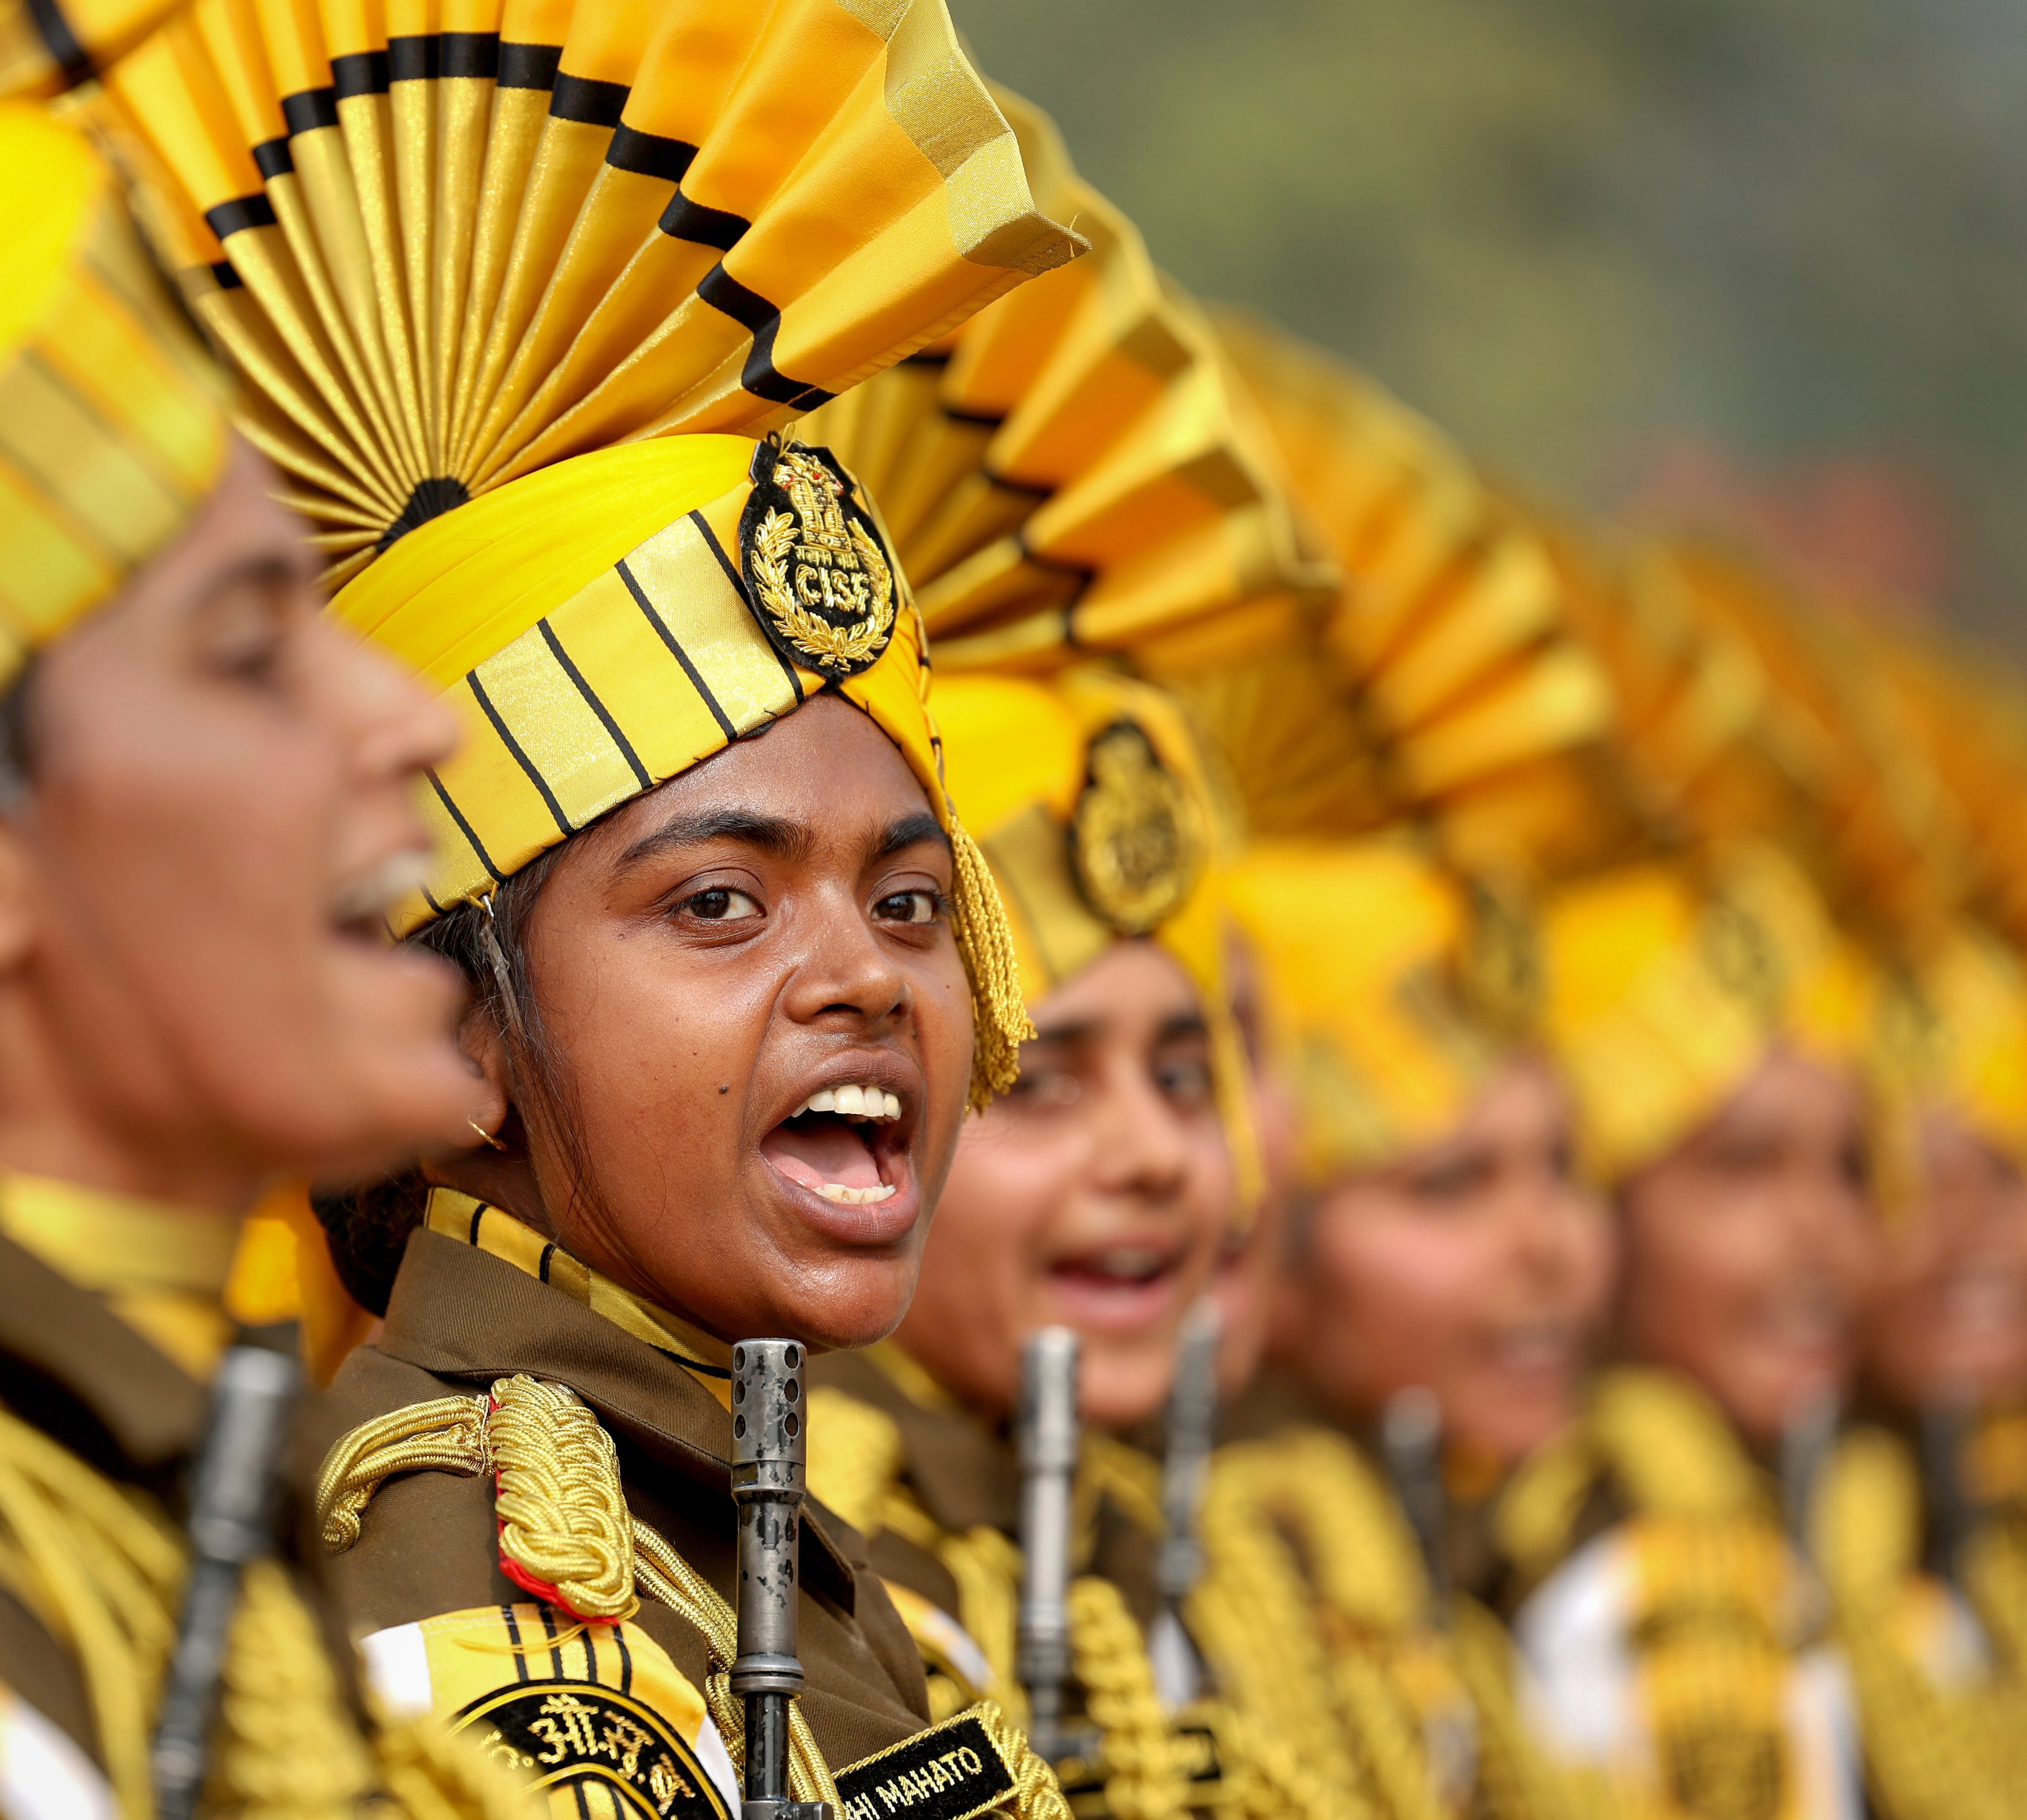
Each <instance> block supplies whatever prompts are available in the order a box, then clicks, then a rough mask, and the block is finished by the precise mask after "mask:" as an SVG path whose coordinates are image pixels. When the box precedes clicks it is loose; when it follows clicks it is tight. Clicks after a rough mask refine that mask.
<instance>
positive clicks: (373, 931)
mask: <svg viewBox="0 0 2027 1820" xmlns="http://www.w3.org/2000/svg"><path fill="white" fill-rule="evenodd" d="M429 879H430V854H429V853H427V852H426V851H423V850H419V849H415V848H413V847H404V848H403V849H401V851H400V852H399V853H389V854H388V855H386V857H384V858H382V859H380V860H376V861H375V863H374V864H372V865H371V866H367V867H366V868H363V869H362V870H361V871H357V872H355V873H354V874H353V875H352V876H351V877H350V878H349V879H345V880H344V881H342V882H341V883H340V884H339V886H338V889H337V890H334V892H332V893H331V895H330V908H329V911H328V915H329V916H330V926H331V928H332V929H333V930H334V931H335V932H336V933H337V934H340V935H342V936H345V937H347V938H349V939H351V940H353V941H365V942H370V943H371V944H372V945H374V946H375V947H376V948H384V947H385V946H386V945H387V939H388V937H387V923H386V918H387V913H388V912H390V910H392V909H393V908H394V906H395V905H396V904H399V903H400V902H401V900H402V899H403V898H404V897H407V896H408V894H409V893H411V892H413V891H417V890H421V888H422V887H423V886H425V885H426V884H427V883H428V882H429Z"/></svg>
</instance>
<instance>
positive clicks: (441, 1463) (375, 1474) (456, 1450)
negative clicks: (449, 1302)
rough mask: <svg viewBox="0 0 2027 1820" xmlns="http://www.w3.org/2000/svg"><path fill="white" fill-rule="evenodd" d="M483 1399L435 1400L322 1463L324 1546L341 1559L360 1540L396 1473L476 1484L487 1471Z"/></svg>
mask: <svg viewBox="0 0 2027 1820" xmlns="http://www.w3.org/2000/svg"><path fill="white" fill-rule="evenodd" d="M486 1414H487V1404H486V1398H483V1397H438V1398H434V1400H432V1401H431V1402H426V1403H415V1404H412V1405H411V1406H409V1407H408V1408H407V1409H394V1410H392V1411H390V1413H388V1414H386V1415H384V1416H376V1417H374V1418H373V1420H371V1421H370V1422H362V1423H360V1424H359V1426H358V1427H357V1428H354V1429H353V1431H351V1433H349V1435H343V1436H342V1437H341V1438H340V1439H338V1442H336V1443H335V1444H334V1446H332V1448H331V1450H330V1452H329V1453H327V1454H326V1455H325V1456H324V1461H323V1471H322V1472H319V1474H318V1475H317V1489H316V1509H317V1527H318V1529H319V1531H320V1532H321V1534H323V1546H325V1547H326V1548H327V1549H330V1552H331V1553H333V1554H338V1555H342V1554H343V1553H345V1550H346V1549H349V1548H350V1547H351V1546H353V1543H355V1542H357V1541H358V1540H359V1520H360V1517H361V1516H364V1514H365V1511H366V1506H367V1504H368V1503H369V1502H370V1501H371V1499H372V1497H373V1494H374V1493H375V1492H376V1491H378V1490H379V1489H380V1487H381V1486H382V1483H384V1482H385V1481H386V1480H387V1479H391V1478H393V1476H394V1475H395V1474H396V1473H397V1472H455V1473H456V1474H458V1475H459V1476H460V1477H462V1478H466V1479H473V1478H476V1477H477V1476H478V1475H479V1474H480V1473H482V1472H486V1471H487V1470H489V1468H490V1467H491V1465H492V1463H493V1461H492V1456H491V1454H490V1453H489V1451H488V1450H487V1447H486Z"/></svg>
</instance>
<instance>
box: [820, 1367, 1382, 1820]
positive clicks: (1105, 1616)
mask: <svg viewBox="0 0 2027 1820" xmlns="http://www.w3.org/2000/svg"><path fill="white" fill-rule="evenodd" d="M820 1435H830V1436H832V1437H833V1439H832V1440H830V1441H829V1442H823V1441H820V1440H819V1439H818V1436H820ZM902 1460H903V1450H902V1442H901V1439H900V1435H899V1430H898V1429H897V1428H895V1426H894V1424H893V1423H892V1420H890V1419H889V1418H888V1417H886V1416H885V1415H884V1414H883V1413H881V1412H880V1411H878V1410H877V1409H873V1408H871V1407H870V1406H868V1405H866V1404H863V1403H860V1402H858V1401H857V1400H856V1399H855V1398H851V1397H849V1396H847V1395H846V1394H844V1393H843V1392H842V1391H836V1390H832V1389H829V1388H828V1387H824V1388H820V1389H818V1390H817V1391H814V1392H813V1393H812V1394H811V1398H810V1487H811V1489H812V1490H814V1492H815V1494H816V1495H817V1496H818V1497H819V1498H822V1500H823V1501H825V1503H826V1504H828V1505H830V1506H831V1508H832V1509H834V1510H836V1511H837V1512H839V1513H840V1515H841V1516H844V1517H845V1518H846V1519H847V1521H849V1522H851V1523H854V1524H855V1525H856V1526H857V1527H858V1528H859V1529H861V1530H862V1531H865V1532H866V1534H868V1535H873V1534H878V1533H879V1532H880V1531H882V1530H890V1531H893V1532H894V1533H895V1534H897V1535H899V1536H900V1537H901V1538H903V1539H904V1540H906V1541H907V1542H912V1543H913V1544H914V1546H916V1547H918V1548H919V1549H921V1550H922V1551H923V1552H924V1553H926V1554H928V1555H929V1556H931V1557H932V1558H933V1559H935V1560H936V1561H937V1562H939V1563H940V1564H941V1565H942V1566H943V1568H944V1570H945V1571H947V1573H948V1574H949V1575H950V1576H951V1579H953V1580H954V1581H955V1582H956V1583H957V1588H958V1611H957V1613H956V1614H955V1616H957V1619H958V1622H959V1623H961V1624H962V1626H963V1627H964V1629H965V1630H966V1634H968V1635H969V1637H970V1638H971V1639H972V1640H973V1641H974V1642H975V1643H977V1645H978V1646H979V1649H980V1651H981V1652H983V1653H984V1656H985V1658H986V1660H987V1661H988V1663H990V1664H991V1669H992V1672H993V1677H994V1686H993V1691H994V1693H995V1694H996V1695H997V1696H998V1697H999V1700H1001V1702H1002V1704H1004V1705H1005V1706H1006V1708H1008V1710H1009V1711H1011V1712H1013V1713H1014V1714H1015V1715H1017V1716H1021V1715H1025V1700H1024V1699H1023V1697H1022V1692H1021V1686H1020V1682H1019V1680H1018V1678H1017V1676H1016V1674H1015V1672H1014V1633H1015V1619H1016V1615H1017V1610H1018V1607H1019V1603H1020V1593H1021V1551H1020V1549H1019V1548H1018V1546H1017V1545H1016V1544H1015V1543H1014V1542H1013V1541H1011V1540H1010V1538H1008V1537H1007V1536H1006V1535H1005V1534H1002V1532H1001V1531H999V1530H997V1529H995V1528H993V1527H991V1526H990V1525H980V1526H979V1527H976V1528H973V1529H971V1530H969V1531H964V1532H962V1533H957V1532H953V1531H948V1530H946V1529H944V1528H943V1527H941V1526H940V1524H939V1523H937V1522H936V1520H935V1519H934V1518H933V1517H932V1516H930V1515H929V1512H927V1511H926V1510H925V1509H923V1508H922V1505H921V1503H920V1501H918V1499H917V1498H915V1497H914V1495H913V1494H912V1493H911V1492H910V1490H908V1488H907V1487H906V1486H904V1485H903V1484H901V1483H899V1482H898V1475H899V1468H900V1465H901V1464H902ZM1103 1498H1109V1499H1110V1500H1111V1501H1113V1503H1115V1504H1116V1505H1118V1506H1119V1507H1120V1508H1121V1509H1122V1510H1123V1511H1124V1512H1125V1514H1126V1515H1127V1516H1128V1518H1129V1519H1130V1520H1132V1522H1134V1523H1135V1524H1137V1525H1138V1526H1139V1527H1141V1528H1143V1529H1144V1530H1146V1531H1148V1533H1150V1534H1156V1533H1158V1531H1159V1530H1160V1527H1161V1522H1162V1517H1161V1501H1160V1484H1159V1469H1158V1468H1157V1467H1155V1466H1154V1463H1153V1462H1151V1461H1149V1460H1148V1459H1147V1458H1146V1456H1145V1455H1143V1454H1141V1453H1137V1452H1136V1451H1135V1450H1133V1449H1132V1448H1129V1447H1126V1446H1123V1445H1121V1443H1119V1442H1114V1441H1113V1440H1111V1439H1109V1438H1108V1437H1106V1436H1104V1435H1087V1436H1086V1437H1085V1445H1084V1463H1083V1468H1082V1469H1081V1470H1080V1472H1079V1475H1078V1483H1077V1507H1078V1508H1077V1515H1078V1524H1079V1529H1080V1534H1082V1535H1083V1536H1084V1538H1086V1540H1087V1539H1088V1537H1089V1534H1090V1530H1091V1524H1092V1523H1094V1522H1095V1517H1096V1513H1097V1508H1098V1503H1099V1501H1100V1500H1101V1499H1103ZM1261 1593H1262V1588H1261V1586H1259V1585H1257V1584H1255V1585H1253V1586H1250V1587H1248V1588H1247V1589H1246V1594H1245V1595H1244V1596H1243V1597H1242V1599H1241V1600H1239V1601H1235V1605H1236V1609H1235V1610H1234V1611H1233V1612H1232V1623H1231V1630H1232V1632H1233V1633H1234V1634H1235V1635H1238V1636H1240V1637H1242V1638H1244V1639H1246V1641H1248V1642H1259V1641H1265V1640H1271V1639H1272V1638H1275V1637H1276V1636H1279V1635H1282V1634H1301V1635H1303V1636H1309V1635H1311V1634H1313V1625H1312V1624H1310V1623H1309V1620H1308V1617H1307V1614H1306V1612H1305V1610H1304V1608H1303V1606H1302V1604H1301V1596H1300V1595H1299V1594H1295V1595H1294V1596H1292V1597H1287V1598H1285V1599H1283V1600H1280V1601H1278V1602H1276V1601H1275V1600H1274V1598H1273V1597H1272V1594H1271V1593H1270V1594H1268V1596H1267V1597H1262V1596H1261ZM1223 1609H1224V1608H1221V1607H1220V1608H1219V1611H1220V1613H1221V1612H1222V1610H1223ZM1198 1621H1199V1614H1198V1608H1196V1607H1194V1606H1193V1607H1192V1608H1191V1627H1192V1629H1193V1630H1194V1629H1195V1627H1196V1626H1197V1625H1198ZM1207 1621H1208V1622H1209V1623H1213V1624H1216V1623H1217V1621H1218V1619H1217V1615H1213V1616H1211V1617H1209V1619H1208V1620H1207ZM1070 1641H1071V1651H1072V1658H1073V1667H1074V1669H1075V1671H1076V1677H1077V1678H1078V1680H1079V1681H1080V1682H1082V1683H1083V1685H1084V1689H1085V1691H1086V1699H1087V1705H1088V1709H1089V1716H1090V1718H1091V1721H1092V1722H1093V1723H1094V1725H1095V1726H1097V1727H1098V1730H1099V1731H1100V1732H1101V1733H1102V1735H1103V1740H1104V1743H1103V1759H1102V1762H1101V1763H1097V1764H1093V1765H1090V1766H1079V1767H1076V1768H1072V1769H1071V1774H1072V1775H1073V1777H1075V1776H1076V1775H1077V1774H1080V1773H1081V1771H1082V1770H1083V1769H1084V1768H1086V1767H1087V1768H1088V1770H1089V1772H1090V1774H1091V1775H1092V1776H1094V1777H1095V1778H1098V1780H1100V1781H1102V1784H1103V1786H1104V1791H1105V1810H1106V1812H1107V1813H1108V1814H1112V1815H1114V1816H1118V1817H1120V1820H1128V1817H1131V1820H1180V1817H1181V1816H1182V1815H1183V1814H1185V1813H1187V1811H1190V1810H1191V1807H1192V1805H1193V1803H1199V1802H1201V1801H1202V1799H1203V1797H1202V1793H1201V1790H1200V1789H1199V1788H1198V1786H1196V1785H1192V1783H1191V1779H1190V1778H1191V1768H1192V1766H1193V1765H1194V1763H1196V1762H1197V1761H1198V1759H1199V1756H1200V1754H1201V1753H1200V1752H1198V1749H1197V1748H1195V1747H1194V1745H1193V1744H1192V1742H1191V1738H1190V1737H1189V1736H1188V1735H1187V1734H1188V1733H1193V1732H1195V1733H1209V1736H1210V1738H1211V1740H1212V1741H1213V1748H1214V1749H1215V1751H1216V1753H1217V1761H1218V1763H1219V1764H1220V1767H1221V1769H1222V1770H1223V1775H1222V1778H1221V1781H1220V1792H1219V1794H1218V1795H1217V1797H1216V1798H1215V1807H1216V1809H1217V1811H1218V1812H1219V1813H1220V1814H1228V1815H1231V1816H1233V1817H1235V1820H1290V1817H1291V1816H1293V1817H1297V1820H1300V1817H1306V1816H1314V1817H1317V1820H1321V1817H1323V1816H1335V1815H1346V1814H1364V1812H1365V1809H1364V1806H1363V1805H1362V1804H1361V1803H1360V1802H1359V1800H1357V1797H1356V1796H1354V1795H1353V1794H1351V1793H1350V1792H1349V1790H1351V1789H1353V1786H1354V1781H1355V1778H1354V1777H1353V1773H1352V1771H1351V1769H1350V1767H1349V1759H1346V1758H1344V1757H1343V1756H1342V1752H1338V1753H1337V1754H1336V1755H1335V1756H1333V1755H1332V1748H1333V1744H1334V1734H1333V1733H1332V1731H1331V1729H1330V1728H1329V1726H1325V1727H1324V1729H1322V1730H1320V1731H1318V1732H1316V1733H1311V1732H1310V1731H1309V1730H1307V1729H1306V1728H1304V1727H1301V1726H1290V1725H1288V1724H1287V1722H1286V1719H1285V1715H1284V1714H1283V1713H1282V1712H1279V1711H1276V1701H1275V1700H1272V1698H1269V1699H1267V1700H1262V1701H1261V1703H1260V1705H1259V1708H1258V1709H1257V1710H1254V1709H1253V1708H1248V1707H1245V1706H1242V1704H1237V1703H1235V1702H1234V1701H1232V1700H1228V1698H1226V1697H1224V1696H1223V1695H1222V1694H1221V1695H1220V1698H1218V1699H1217V1700H1210V1701H1205V1702H1202V1703H1199V1704H1198V1705H1197V1706H1196V1707H1194V1708H1191V1709H1190V1710H1189V1711H1187V1712H1184V1713H1182V1714H1180V1715H1176V1716H1175V1717H1174V1718H1173V1719H1172V1718H1171V1717H1170V1715H1169V1714H1168V1713H1167V1712H1166V1711H1165V1710H1164V1709H1163V1708H1162V1706H1161V1699H1160V1696H1159V1694H1158V1693H1157V1690H1156V1687H1155V1683H1154V1667H1153V1663H1152V1662H1151V1661H1150V1658H1149V1656H1148V1653H1147V1645H1146V1638H1144V1637H1143V1634H1142V1633H1141V1630H1140V1627H1139V1624H1138V1623H1136V1622H1135V1619H1134V1618H1133V1616H1132V1612H1129V1611H1128V1609H1127V1607H1126V1604H1125V1601H1124V1600H1123V1599H1122V1598H1121V1596H1120V1593H1119V1590H1118V1589H1117V1587H1116V1586H1113V1585H1112V1584H1111V1583H1110V1582H1108V1581H1106V1580H1102V1579H1097V1578H1095V1577H1093V1576H1089V1575H1087V1576H1084V1577H1083V1578H1080V1579H1078V1580H1076V1582H1073V1586H1072V1588H1071V1594H1070ZM924 1647H925V1651H926V1650H927V1649H928V1648H929V1645H926V1644H925V1645H924ZM1318 1660H1319V1661H1320V1657H1319V1658H1318ZM1297 1697H1299V1696H1297ZM1065 1767H1066V1768H1069V1766H1065Z"/></svg>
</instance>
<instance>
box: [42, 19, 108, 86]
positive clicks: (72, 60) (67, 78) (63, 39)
mask: <svg viewBox="0 0 2027 1820" xmlns="http://www.w3.org/2000/svg"><path fill="white" fill-rule="evenodd" d="M28 18H29V20H30V21H31V23H32V24H34V26H35V31H36V32H37V34H38V35H39V36H40V37H41V39H42V48H43V49H44V50H46V51H48V53H50V61H52V62H53V63H54V64H56V66H57V68H58V69H60V70H61V71H62V72H63V79H64V86H65V87H66V88H76V87H77V86H78V84H79V83H86V82H89V81H90V80H91V79H92V78H93V77H94V76H96V75H97V74H98V70H97V69H96V68H94V65H93V64H92V61H91V53H90V52H89V51H87V50H86V49H85V48H84V46H83V45H82V44H81V43H79V42H78V36H77V34H76V32H75V31H72V29H71V23H70V21H69V20H68V19H66V18H65V17H64V11H63V9H62V7H61V6H58V5H57V0H28Z"/></svg>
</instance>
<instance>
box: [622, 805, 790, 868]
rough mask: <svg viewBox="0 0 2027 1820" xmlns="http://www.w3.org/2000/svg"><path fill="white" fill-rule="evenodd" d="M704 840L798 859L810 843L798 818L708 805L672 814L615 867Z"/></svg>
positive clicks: (769, 854) (699, 843)
mask: <svg viewBox="0 0 2027 1820" xmlns="http://www.w3.org/2000/svg"><path fill="white" fill-rule="evenodd" d="M706 841H737V842H740V843H741V844H743V845H744V846H749V847H757V848H759V849H760V851H761V852H762V853H766V854H767V855H768V856H770V857H771V858H774V859H777V860H799V859H801V858H802V857H803V856H804V855H805V854H807V853H808V852H809V850H810V845H811V837H810V831H809V830H808V829H807V827H804V826H803V824H802V823H800V822H792V821H788V820H785V818H783V817H782V816H771V815H761V814H759V813H758V812H756V811H755V810H752V809H710V810H707V811H704V812H701V813H700V814H697V815H679V816H674V817H673V818H672V819H671V820H668V821H666V822H664V823H663V824H662V825H661V827H659V828H657V829H655V831H654V832H653V833H652V834H643V835H642V836H641V838H640V839H639V840H637V841H636V842H634V843H633V846H630V847H629V848H628V849H626V852H625V853H622V854H621V855H620V856H619V864H618V870H619V871H626V870H627V869H628V868H630V867H633V866H637V865H639V864H641V862H642V861H644V860H652V859H655V858H658V857H659V856H660V855H662V854H663V853H671V852H673V851H674V850H675V849H677V848H678V847H694V846H702V845H703V842H706Z"/></svg>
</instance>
